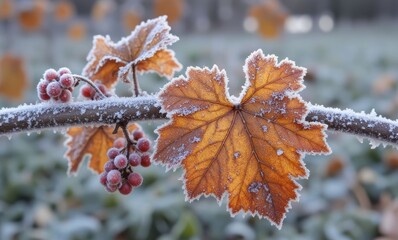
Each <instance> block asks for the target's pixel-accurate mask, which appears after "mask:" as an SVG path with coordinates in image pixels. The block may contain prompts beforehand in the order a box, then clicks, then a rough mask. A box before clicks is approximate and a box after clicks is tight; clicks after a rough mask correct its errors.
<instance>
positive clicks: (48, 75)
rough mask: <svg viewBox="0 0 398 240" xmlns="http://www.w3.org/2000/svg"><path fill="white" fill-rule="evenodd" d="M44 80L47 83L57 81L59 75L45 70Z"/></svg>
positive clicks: (51, 70) (50, 70)
mask: <svg viewBox="0 0 398 240" xmlns="http://www.w3.org/2000/svg"><path fill="white" fill-rule="evenodd" d="M43 77H44V80H46V81H48V82H52V81H58V78H59V75H58V73H57V71H55V69H52V68H50V69H47V70H46V71H45V72H44V75H43Z"/></svg>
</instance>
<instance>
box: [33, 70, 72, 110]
mask: <svg viewBox="0 0 398 240" xmlns="http://www.w3.org/2000/svg"><path fill="white" fill-rule="evenodd" d="M75 84H76V82H75V79H74V77H73V75H72V72H71V71H70V70H69V69H68V68H65V67H63V68H60V69H58V71H55V69H52V68H50V69H47V70H46V71H45V72H44V74H43V79H40V82H39V83H38V84H37V94H38V96H39V98H40V100H42V101H48V100H50V99H52V100H53V101H56V102H63V103H66V102H69V101H70V100H71V99H72V92H73V89H74V86H75Z"/></svg>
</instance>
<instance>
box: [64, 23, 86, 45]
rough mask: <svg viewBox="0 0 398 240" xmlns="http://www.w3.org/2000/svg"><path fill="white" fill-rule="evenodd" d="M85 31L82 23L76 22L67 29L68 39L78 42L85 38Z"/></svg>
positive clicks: (84, 25)
mask: <svg viewBox="0 0 398 240" xmlns="http://www.w3.org/2000/svg"><path fill="white" fill-rule="evenodd" d="M86 33H87V29H86V24H85V23H84V22H76V23H73V24H71V25H70V26H69V27H68V37H69V38H70V39H71V40H75V41H79V40H82V39H84V37H85V36H86Z"/></svg>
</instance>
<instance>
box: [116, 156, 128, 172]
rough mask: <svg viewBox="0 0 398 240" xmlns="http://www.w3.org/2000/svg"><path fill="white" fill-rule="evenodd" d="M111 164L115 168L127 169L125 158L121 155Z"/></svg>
mask: <svg viewBox="0 0 398 240" xmlns="http://www.w3.org/2000/svg"><path fill="white" fill-rule="evenodd" d="M113 162H114V164H115V167H117V168H119V169H122V168H125V167H127V157H126V156H124V155H123V154H119V155H117V156H116V157H115V160H114V161H113Z"/></svg>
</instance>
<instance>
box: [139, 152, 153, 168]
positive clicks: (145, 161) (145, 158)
mask: <svg viewBox="0 0 398 240" xmlns="http://www.w3.org/2000/svg"><path fill="white" fill-rule="evenodd" d="M141 166H143V167H149V166H151V158H150V157H149V155H148V154H143V155H142V156H141Z"/></svg>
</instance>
